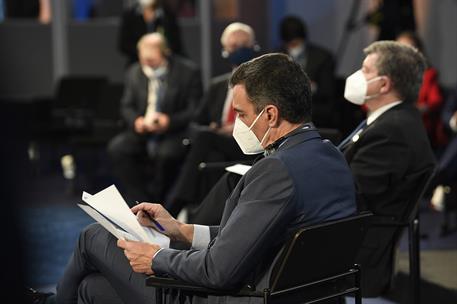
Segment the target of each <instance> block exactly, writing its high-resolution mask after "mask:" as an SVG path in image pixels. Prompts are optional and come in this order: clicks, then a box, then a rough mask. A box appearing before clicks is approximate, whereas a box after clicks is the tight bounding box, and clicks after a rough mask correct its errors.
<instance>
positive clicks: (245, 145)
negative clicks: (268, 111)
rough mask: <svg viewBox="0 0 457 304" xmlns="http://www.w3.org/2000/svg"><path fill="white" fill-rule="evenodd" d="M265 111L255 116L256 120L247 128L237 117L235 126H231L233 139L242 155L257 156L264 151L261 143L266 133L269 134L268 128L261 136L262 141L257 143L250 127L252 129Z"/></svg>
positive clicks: (257, 140)
mask: <svg viewBox="0 0 457 304" xmlns="http://www.w3.org/2000/svg"><path fill="white" fill-rule="evenodd" d="M264 110H265V109H263V110H262V111H261V112H260V113H259V115H257V117H256V119H255V120H254V121H253V122H252V124H251V126H250V127H248V126H246V125H245V124H244V122H242V121H241V120H240V119H239V118H238V116H237V117H236V118H235V124H234V125H233V134H232V135H233V137H234V138H235V140H236V142H237V144H238V146H240V148H241V151H243V153H244V154H246V155H250V154H259V153H262V152H263V151H264V150H265V149H264V148H263V147H262V143H263V141H264V140H265V138H266V137H267V135H268V133H269V132H270V128H268V130H267V132H265V135H264V136H263V138H262V140H261V141H259V139H258V138H257V136H255V134H254V132H252V127H254V125H255V123H256V122H257V120H258V119H259V117H260V116H261V115H262V114H263V112H264Z"/></svg>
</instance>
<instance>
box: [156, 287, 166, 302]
mask: <svg viewBox="0 0 457 304" xmlns="http://www.w3.org/2000/svg"><path fill="white" fill-rule="evenodd" d="M155 291H156V303H160V304H164V298H163V297H162V291H163V290H162V288H159V287H156V288H155Z"/></svg>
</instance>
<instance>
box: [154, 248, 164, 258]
mask: <svg viewBox="0 0 457 304" xmlns="http://www.w3.org/2000/svg"><path fill="white" fill-rule="evenodd" d="M162 250H163V248H160V249H159V250H157V251H156V253H154V255H153V256H152V260H154V259H155V258H156V255H157V254H158V253H159V252H161V251H162Z"/></svg>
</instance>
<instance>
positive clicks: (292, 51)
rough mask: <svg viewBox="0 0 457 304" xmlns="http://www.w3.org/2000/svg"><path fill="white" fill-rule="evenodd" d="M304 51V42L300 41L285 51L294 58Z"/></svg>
mask: <svg viewBox="0 0 457 304" xmlns="http://www.w3.org/2000/svg"><path fill="white" fill-rule="evenodd" d="M304 51H305V44H304V43H302V44H299V45H297V46H294V47H291V48H289V49H288V50H287V52H288V53H289V55H290V56H291V57H292V58H294V60H295V59H297V58H298V56H300V55H301V54H302V53H303V52H304Z"/></svg>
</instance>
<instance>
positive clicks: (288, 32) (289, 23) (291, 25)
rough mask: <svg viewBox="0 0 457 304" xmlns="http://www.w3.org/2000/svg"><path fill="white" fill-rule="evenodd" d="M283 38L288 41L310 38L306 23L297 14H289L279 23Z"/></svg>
mask: <svg viewBox="0 0 457 304" xmlns="http://www.w3.org/2000/svg"><path fill="white" fill-rule="evenodd" d="M279 32H280V35H281V40H282V41H284V42H285V43H288V42H290V41H292V40H294V39H296V38H302V39H303V40H307V39H308V30H307V28H306V23H305V22H304V21H302V20H301V19H300V18H298V17H295V16H287V17H284V18H283V19H282V20H281V24H280V25H279Z"/></svg>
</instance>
